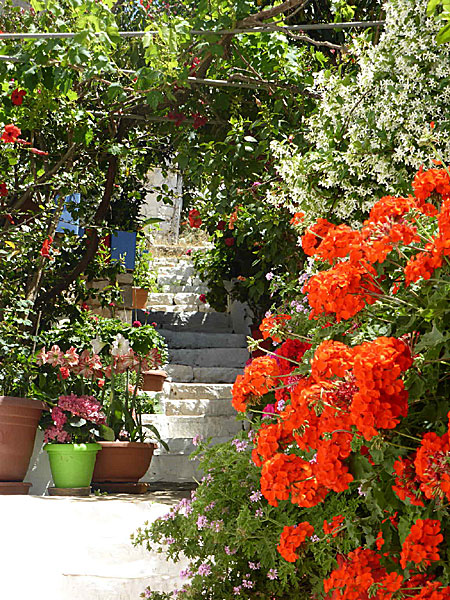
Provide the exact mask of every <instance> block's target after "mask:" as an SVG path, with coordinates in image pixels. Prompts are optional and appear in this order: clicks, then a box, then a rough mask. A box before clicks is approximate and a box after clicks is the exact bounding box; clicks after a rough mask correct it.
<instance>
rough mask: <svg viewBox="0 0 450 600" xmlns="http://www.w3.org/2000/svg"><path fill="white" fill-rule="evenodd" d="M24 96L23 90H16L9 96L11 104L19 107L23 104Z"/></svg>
mask: <svg viewBox="0 0 450 600" xmlns="http://www.w3.org/2000/svg"><path fill="white" fill-rule="evenodd" d="M25 95H26V91H25V90H19V89H18V88H16V89H15V90H14V91H13V93H12V94H11V102H12V103H13V104H15V105H16V106H20V105H21V104H22V102H23V97H24V96H25Z"/></svg>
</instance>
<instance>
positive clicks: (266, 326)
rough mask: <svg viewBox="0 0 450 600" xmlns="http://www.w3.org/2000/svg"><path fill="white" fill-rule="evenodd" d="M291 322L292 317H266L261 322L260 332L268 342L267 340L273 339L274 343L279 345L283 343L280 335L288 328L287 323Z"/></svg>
mask: <svg viewBox="0 0 450 600" xmlns="http://www.w3.org/2000/svg"><path fill="white" fill-rule="evenodd" d="M290 320H291V317H290V315H276V316H270V317H265V318H264V319H263V320H262V321H261V325H260V326H259V330H260V332H261V333H262V336H263V338H264V339H265V340H267V338H272V339H273V341H274V342H276V343H277V344H279V343H280V342H281V338H280V336H279V333H280V332H281V331H282V330H283V328H284V327H285V326H286V322H287V321H290Z"/></svg>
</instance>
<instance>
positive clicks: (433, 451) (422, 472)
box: [414, 432, 450, 501]
mask: <svg viewBox="0 0 450 600" xmlns="http://www.w3.org/2000/svg"><path fill="white" fill-rule="evenodd" d="M414 466H415V469H416V474H417V480H418V481H419V483H420V489H421V491H422V492H423V494H424V495H425V497H426V498H430V499H431V498H441V499H442V498H443V497H444V496H445V497H446V498H447V500H448V501H450V443H449V435H448V433H445V434H444V435H443V436H441V437H440V436H438V435H437V434H436V433H433V432H430V433H426V434H425V435H424V436H423V438H422V443H421V445H420V448H419V449H418V450H417V453H416V457H415V459H414Z"/></svg>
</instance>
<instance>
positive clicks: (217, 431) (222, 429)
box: [143, 415, 242, 454]
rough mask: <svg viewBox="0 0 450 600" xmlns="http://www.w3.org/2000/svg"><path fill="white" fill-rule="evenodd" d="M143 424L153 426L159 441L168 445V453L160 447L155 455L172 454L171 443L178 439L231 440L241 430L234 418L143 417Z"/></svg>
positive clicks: (239, 424) (196, 416) (201, 416)
mask: <svg viewBox="0 0 450 600" xmlns="http://www.w3.org/2000/svg"><path fill="white" fill-rule="evenodd" d="M143 423H144V424H151V425H153V426H155V427H156V428H157V429H158V431H159V435H160V436H161V439H163V440H164V441H165V442H166V443H167V444H168V445H169V451H168V452H167V450H165V448H164V447H163V446H160V448H158V450H157V451H156V454H172V453H173V452H174V448H173V447H172V446H171V441H172V440H176V439H179V438H182V439H185V438H189V437H191V438H194V437H195V436H197V435H201V436H203V438H204V439H207V438H209V437H211V438H228V439H231V438H232V437H233V436H234V435H235V434H236V433H237V432H238V431H240V430H241V429H242V426H241V423H240V422H239V421H237V420H236V418H235V416H230V417H224V416H207V417H206V416H203V415H200V416H198V415H195V416H168V415H144V416H143Z"/></svg>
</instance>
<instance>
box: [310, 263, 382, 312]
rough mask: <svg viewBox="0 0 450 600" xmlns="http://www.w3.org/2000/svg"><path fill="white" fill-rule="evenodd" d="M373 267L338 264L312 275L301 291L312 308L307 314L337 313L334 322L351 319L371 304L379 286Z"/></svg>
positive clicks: (378, 291)
mask: <svg viewBox="0 0 450 600" xmlns="http://www.w3.org/2000/svg"><path fill="white" fill-rule="evenodd" d="M376 277H377V273H376V271H375V269H374V268H373V267H372V266H371V265H369V264H368V263H365V264H352V263H348V262H344V263H338V264H337V265H336V266H335V267H333V268H332V269H329V270H328V271H324V272H322V273H318V274H317V275H313V277H311V278H310V280H309V281H308V282H307V283H306V284H305V286H304V288H303V291H304V293H305V294H308V301H309V304H310V306H311V308H312V309H313V310H312V311H311V314H310V316H309V318H310V319H316V318H318V317H319V316H320V315H322V314H333V313H335V314H336V321H338V322H339V321H342V320H346V319H351V318H352V317H354V316H355V315H356V314H357V313H358V312H360V311H361V310H362V309H363V308H364V307H365V306H366V305H367V304H374V303H375V302H376V300H377V298H376V295H377V294H379V293H380V292H381V289H380V288H379V287H378V285H377V284H376Z"/></svg>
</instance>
